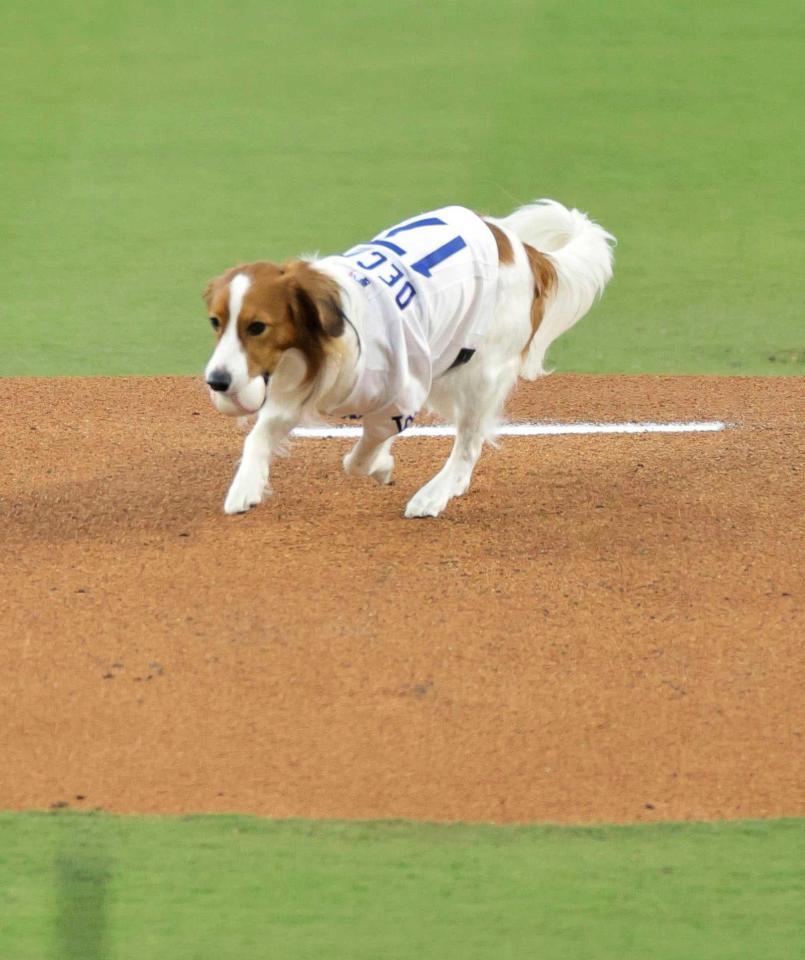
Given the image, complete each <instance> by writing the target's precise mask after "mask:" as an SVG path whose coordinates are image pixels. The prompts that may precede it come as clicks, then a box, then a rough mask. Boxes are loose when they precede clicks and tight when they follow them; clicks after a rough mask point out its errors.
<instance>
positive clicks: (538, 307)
mask: <svg viewBox="0 0 805 960" xmlns="http://www.w3.org/2000/svg"><path fill="white" fill-rule="evenodd" d="M523 249H524V250H525V253H526V256H527V257H528V264H529V266H530V267H531V274H532V276H533V277H534V298H533V300H532V301H531V336H530V337H529V338H528V343H527V344H526V345H525V347H523V354H525V353H526V351H527V350H528V348H529V347H530V346H531V341H532V340H533V339H534V334H535V333H536V332H537V330H538V329H539V325H540V324H541V323H542V318H543V316H544V314H545V297H546V296H547V295H548V294H549V293H550V292H551V291H552V290H553V289H554V287H555V286H556V284H557V282H558V278H557V276H556V268H555V267H554V265H553V263H552V262H551V258H550V257H549V256H547V254H544V253H540V252H539V250H537V249H536V248H535V247H532V246H531V244H529V243H524V244H523Z"/></svg>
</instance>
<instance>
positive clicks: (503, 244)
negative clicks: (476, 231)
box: [484, 220, 514, 264]
mask: <svg viewBox="0 0 805 960" xmlns="http://www.w3.org/2000/svg"><path fill="white" fill-rule="evenodd" d="M484 223H485V224H486V225H487V227H489V229H490V230H491V231H492V236H493V237H494V238H495V243H496V244H497V248H498V260H499V261H500V263H502V264H509V263H514V250H513V249H512V243H511V240H509V238H508V237H507V236H506V232H505V230H501V228H500V227H499V226H498V225H497V224H496V223H491V222H490V221H489V220H484Z"/></svg>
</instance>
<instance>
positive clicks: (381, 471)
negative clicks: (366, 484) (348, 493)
mask: <svg viewBox="0 0 805 960" xmlns="http://www.w3.org/2000/svg"><path fill="white" fill-rule="evenodd" d="M369 476H370V477H371V478H372V479H373V480H374V481H375V483H381V484H384V485H385V484H389V483H394V480H393V479H392V477H393V476H394V457H392V455H391V454H390V453H386V454H382V455H381V456H379V457H378V458H377V459H376V460H375V462H374V463H373V464H372V466H371V470H370V472H369Z"/></svg>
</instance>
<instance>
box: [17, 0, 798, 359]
mask: <svg viewBox="0 0 805 960" xmlns="http://www.w3.org/2000/svg"><path fill="white" fill-rule="evenodd" d="M800 14H801V4H800V3H799V2H798V0H772V2H769V3H764V4H754V3H746V2H734V0H714V2H711V3H701V2H699V0H679V2H676V3H673V4H664V5H662V4H656V3H653V2H648V0H611V2H608V3H606V4H603V3H600V2H598V0H576V2H572V3H566V4H548V3H543V2H536V3H535V2H532V0H499V2H496V3H489V2H488V0H460V2H459V0H445V2H442V3H438V4H433V3H429V2H428V3H426V2H424V0H400V2H398V3H395V4H393V5H382V4H381V5H378V4H376V3H370V2H368V0H355V2H345V0H335V2H332V3H320V2H313V0H296V2H295V3H293V4H284V5H280V4H274V3H266V2H264V0H242V2H241V3H238V4H236V5H234V6H233V5H231V4H228V3H223V2H222V0H205V2H200V3H191V2H190V0H160V2H156V0H138V2H136V3H135V2H134V0H121V2H118V3H114V4H111V3H107V2H105V0H86V2H84V3H82V4H75V3H72V2H67V0H32V2H30V3H26V4H18V5H16V6H13V5H10V6H9V7H8V9H7V10H6V11H5V17H4V27H3V32H2V37H0V52H2V57H0V81H2V82H0V90H2V97H3V110H2V111H0V163H2V191H3V200H2V205H0V256H1V257H2V263H3V270H2V293H3V307H4V320H3V324H4V330H3V333H4V336H3V349H2V350H1V351H0V374H6V375H26V374H43V375H50V374H122V373H138V374H148V373H195V372H197V371H199V370H200V369H201V367H202V366H203V363H204V360H205V358H206V355H207V353H208V350H209V346H210V342H209V335H208V331H207V329H206V326H205V324H206V320H205V316H204V312H203V306H202V304H201V301H200V298H199V293H200V290H201V287H202V284H203V282H204V281H205V280H206V279H207V278H208V277H209V276H211V275H213V274H215V273H217V272H219V271H220V270H222V269H223V268H225V267H228V266H230V265H232V264H233V263H237V262H243V261H245V260H249V259H256V258H266V257H269V258H284V257H287V256H290V255H294V254H296V253H298V252H300V251H310V250H314V249H319V250H321V251H323V252H337V251H339V250H342V249H344V248H345V247H346V246H349V245H351V244H352V243H354V242H355V241H357V240H360V239H362V238H365V237H368V236H369V235H370V234H372V235H373V234H374V232H376V231H377V230H379V229H380V228H383V227H386V226H388V225H390V224H392V223H394V222H396V221H398V220H399V219H401V218H403V217H407V216H409V215H411V214H413V213H415V212H417V211H420V210H423V209H428V208H431V207H433V206H441V205H443V204H445V203H453V202H460V203H464V204H466V205H469V206H473V207H475V208H477V209H479V210H482V211H485V212H490V213H506V212H508V211H509V210H511V209H512V208H513V207H514V206H516V205H518V204H519V203H521V202H524V201H527V200H530V199H532V198H534V197H536V196H552V197H556V198H557V199H559V200H561V201H563V202H564V203H566V204H569V205H578V206H580V207H581V208H582V209H585V210H588V211H590V212H591V214H592V215H594V216H595V217H596V218H597V219H599V220H600V221H601V222H602V223H603V224H604V225H605V226H606V227H607V228H608V229H610V230H611V231H612V232H613V233H615V234H616V235H617V237H618V238H619V241H620V244H619V247H618V251H617V266H616V279H615V281H614V282H613V284H612V285H611V287H610V289H609V291H608V292H607V294H606V296H605V298H604V301H603V303H602V304H601V305H600V306H598V307H597V308H596V309H595V310H594V312H593V314H592V315H591V316H590V317H589V318H587V319H586V320H585V321H584V322H583V323H582V324H581V325H580V327H579V328H578V329H577V330H575V331H573V332H572V333H571V334H570V335H568V336H567V337H566V338H564V339H563V340H562V341H560V344H559V345H558V346H557V347H556V348H555V350H554V355H553V358H552V359H553V361H554V362H555V363H556V364H557V366H558V368H559V369H561V370H565V371H573V370H576V371H594V372H609V371H612V372H614V371H621V372H668V373H719V372H722V373H747V374H755V373H776V372H781V373H797V372H802V371H803V369H805V366H804V364H805V337H803V334H802V323H801V292H800V290H799V285H798V276H799V274H800V269H801V263H802V261H803V259H804V258H805V242H804V241H803V234H802V231H801V224H802V222H803V219H805V217H804V216H803V214H805V210H803V200H804V199H805V191H804V190H803V168H802V162H801V158H802V155H803V149H802V148H803V138H804V134H803V131H804V130H805V125H803V124H802V122H801V90H800V64H801V47H800V43H801V35H802V18H801V16H800Z"/></svg>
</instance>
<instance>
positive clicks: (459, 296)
mask: <svg viewBox="0 0 805 960" xmlns="http://www.w3.org/2000/svg"><path fill="white" fill-rule="evenodd" d="M321 263H322V266H325V267H330V268H331V269H333V270H334V271H335V272H336V273H337V274H338V276H339V278H343V277H344V274H346V276H347V277H348V278H350V280H351V281H352V283H354V284H355V289H356V291H359V295H360V296H362V297H363V298H364V300H365V305H364V306H365V309H364V310H363V311H362V320H361V321H360V322H359V323H358V324H357V326H356V333H357V334H358V338H359V340H360V357H359V360H358V379H357V381H356V383H355V386H354V388H353V390H352V391H351V393H350V395H349V396H348V397H347V398H346V400H345V401H344V403H343V404H341V405H340V406H339V407H338V408H337V409H335V410H331V411H329V412H331V413H334V414H336V415H340V416H345V417H362V418H363V419H364V423H365V426H366V427H367V428H371V429H372V432H373V433H374V434H375V435H376V436H378V435H384V434H385V435H388V436H391V435H393V434H394V433H398V432H401V431H403V430H404V429H405V428H406V427H408V426H410V425H411V423H412V422H413V419H414V417H415V416H416V414H417V412H418V411H419V410H420V409H421V407H422V406H423V405H424V403H425V400H426V399H427V396H428V394H429V393H430V388H431V383H432V381H433V380H434V379H435V378H436V377H439V376H441V375H442V374H443V373H445V372H446V371H447V370H449V369H450V368H451V367H452V366H455V365H457V364H460V363H463V362H465V361H466V360H467V359H469V357H471V356H472V354H473V352H474V351H475V349H476V347H477V346H478V344H479V343H480V341H481V338H482V337H483V335H484V333H485V332H486V330H487V328H488V326H489V324H490V322H491V319H492V314H493V312H494V307H495V293H496V286H497V278H498V253H497V245H496V243H495V238H494V236H493V235H492V232H491V230H490V229H489V227H488V226H487V225H486V224H485V223H484V222H483V220H482V219H481V218H480V217H479V216H478V215H477V214H475V213H473V212H472V211H471V210H467V209H466V208H465V207H443V208H442V209H440V210H434V211H432V212H430V213H423V214H420V215H419V216H417V217H414V218H412V219H411V220H407V221H405V222H404V223H401V224H399V225H398V226H396V227H392V228H391V229H389V230H386V231H385V232H384V233H382V234H380V236H378V237H376V238H375V239H374V240H371V241H370V242H368V243H363V244H360V245H359V246H357V247H353V248H352V249H351V250H348V251H347V252H346V253H345V254H343V255H342V256H336V257H327V258H326V259H325V260H323V261H321ZM342 282H343V281H342ZM350 319H352V318H350Z"/></svg>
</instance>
